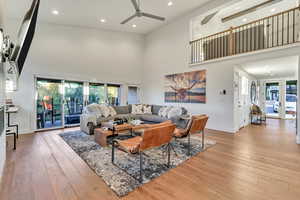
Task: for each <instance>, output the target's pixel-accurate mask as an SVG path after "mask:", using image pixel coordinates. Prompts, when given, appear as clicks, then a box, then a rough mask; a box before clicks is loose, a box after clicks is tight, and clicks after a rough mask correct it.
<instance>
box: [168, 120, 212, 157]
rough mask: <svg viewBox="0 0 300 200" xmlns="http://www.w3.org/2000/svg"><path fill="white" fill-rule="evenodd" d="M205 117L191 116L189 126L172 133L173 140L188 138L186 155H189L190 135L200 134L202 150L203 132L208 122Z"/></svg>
mask: <svg viewBox="0 0 300 200" xmlns="http://www.w3.org/2000/svg"><path fill="white" fill-rule="evenodd" d="M208 118H209V117H208V116H207V115H197V116H192V118H191V120H190V122H189V124H188V125H187V127H186V128H185V129H181V128H176V129H175V131H174V137H175V138H184V137H188V155H190V154H191V138H190V137H191V134H196V133H202V149H204V130H205V126H206V124H207V121H208Z"/></svg>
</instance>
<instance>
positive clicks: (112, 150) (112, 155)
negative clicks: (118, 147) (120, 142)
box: [111, 141, 115, 164]
mask: <svg viewBox="0 0 300 200" xmlns="http://www.w3.org/2000/svg"><path fill="white" fill-rule="evenodd" d="M114 161H115V142H114V141H113V142H112V148H111V162H112V163H113V164H114Z"/></svg>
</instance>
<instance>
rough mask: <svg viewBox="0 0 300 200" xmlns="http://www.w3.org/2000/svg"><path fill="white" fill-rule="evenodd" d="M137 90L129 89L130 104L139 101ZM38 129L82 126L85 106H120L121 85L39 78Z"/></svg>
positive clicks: (37, 84)
mask: <svg viewBox="0 0 300 200" xmlns="http://www.w3.org/2000/svg"><path fill="white" fill-rule="evenodd" d="M137 90H138V89H137V88H136V87H135V88H131V89H130V95H131V97H130V102H131V103H135V102H137V101H138V100H137ZM36 95H37V100H36V106H37V107H36V124H37V129H39V130H41V129H52V128H61V127H70V126H76V125H79V124H80V115H81V114H82V111H83V108H84V106H86V105H88V104H92V103H97V104H105V103H107V104H109V105H113V106H118V105H120V104H121V86H120V85H117V84H101V83H89V82H84V81H82V82H80V81H69V80H58V79H48V78H36Z"/></svg>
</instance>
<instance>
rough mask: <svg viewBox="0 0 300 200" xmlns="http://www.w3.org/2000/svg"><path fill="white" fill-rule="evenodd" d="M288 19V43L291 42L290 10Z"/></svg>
mask: <svg viewBox="0 0 300 200" xmlns="http://www.w3.org/2000/svg"><path fill="white" fill-rule="evenodd" d="M287 17H288V21H287V43H288V44H290V12H288V16H287Z"/></svg>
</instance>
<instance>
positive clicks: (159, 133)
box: [111, 123, 176, 182]
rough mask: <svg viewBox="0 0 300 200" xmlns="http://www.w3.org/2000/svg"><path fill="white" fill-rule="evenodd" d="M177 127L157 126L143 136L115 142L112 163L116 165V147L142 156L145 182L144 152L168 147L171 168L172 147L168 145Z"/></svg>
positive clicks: (141, 167) (148, 129) (170, 124)
mask: <svg viewBox="0 0 300 200" xmlns="http://www.w3.org/2000/svg"><path fill="white" fill-rule="evenodd" d="M175 128H176V126H175V125H174V124H172V123H163V124H159V125H155V126H153V127H151V128H147V129H145V130H144V132H143V134H142V136H136V137H134V138H131V139H128V140H114V141H113V144H112V157H111V161H112V163H113V164H114V160H115V147H116V146H117V147H118V148H119V149H121V150H123V151H125V152H127V153H131V154H139V156H140V179H139V181H140V182H143V152H144V151H146V150H148V149H152V148H154V147H160V146H163V145H167V151H168V165H167V166H168V167H169V166H170V146H169V145H168V144H169V143H170V142H171V140H172V137H173V133H174V130H175Z"/></svg>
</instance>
